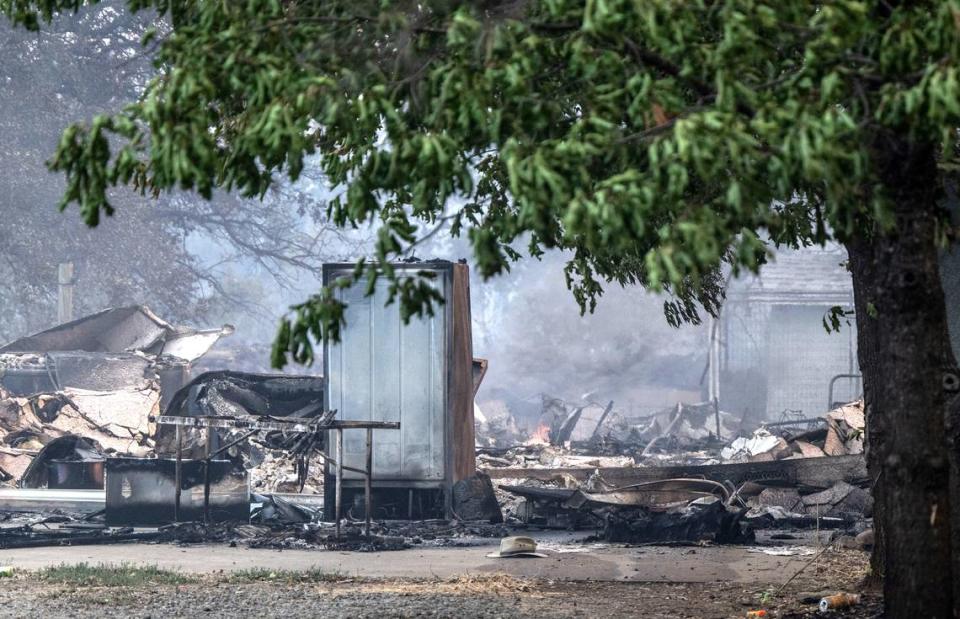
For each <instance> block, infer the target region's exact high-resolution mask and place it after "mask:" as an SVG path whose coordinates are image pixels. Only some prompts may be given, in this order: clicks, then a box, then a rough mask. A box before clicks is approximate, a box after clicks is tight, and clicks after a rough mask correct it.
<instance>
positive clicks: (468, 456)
mask: <svg viewBox="0 0 960 619" xmlns="http://www.w3.org/2000/svg"><path fill="white" fill-rule="evenodd" d="M450 296H451V302H452V305H453V307H452V310H453V347H452V351H451V354H452V363H451V364H450V392H449V394H448V395H447V397H448V398H449V400H448V401H449V407H448V410H449V412H450V419H451V421H452V423H453V432H452V434H453V436H452V439H453V445H451V449H452V451H453V453H452V456H453V459H452V461H453V476H452V477H453V482H454V483H456V482H458V481H460V480H461V479H466V478H467V477H471V476H472V475H473V474H474V473H476V470H477V468H476V467H477V457H476V453H475V445H476V436H475V432H476V429H475V428H474V420H473V395H474V381H473V332H472V328H471V314H470V268H469V267H468V266H467V265H465V264H454V265H453V286H452V290H451V295H450Z"/></svg>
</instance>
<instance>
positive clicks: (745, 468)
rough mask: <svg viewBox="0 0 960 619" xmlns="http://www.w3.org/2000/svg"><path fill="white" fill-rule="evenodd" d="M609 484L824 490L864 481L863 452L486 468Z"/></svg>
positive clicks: (497, 475) (494, 474) (508, 474)
mask: <svg viewBox="0 0 960 619" xmlns="http://www.w3.org/2000/svg"><path fill="white" fill-rule="evenodd" d="M595 470H599V471H600V475H601V476H602V477H603V478H604V479H605V480H606V481H608V482H610V483H611V484H614V485H616V486H626V485H629V484H638V483H642V482H647V481H655V480H659V479H673V478H678V477H687V478H698V479H710V480H713V481H718V482H724V481H730V482H731V483H733V484H734V485H739V484H742V483H744V482H748V481H752V482H757V483H762V484H767V485H774V486H799V487H803V488H810V489H817V488H821V489H825V488H829V487H831V486H833V484H835V483H837V482H838V481H845V482H847V483H850V484H854V485H863V484H866V483H867V480H868V477H867V465H866V461H865V460H864V457H863V455H862V454H858V455H852V456H836V457H828V458H792V459H788V460H775V461H773V462H744V463H733V464H713V465H700V466H644V467H629V468H628V467H616V468H601V469H595V468H552V469H546V468H502V469H498V468H489V469H484V472H485V473H487V474H488V475H490V477H491V478H492V479H539V480H542V481H549V480H552V479H554V478H557V477H561V476H570V477H573V478H574V479H576V480H578V481H586V480H587V478H588V477H589V476H590V475H591V474H592V473H593V472H594V471H595Z"/></svg>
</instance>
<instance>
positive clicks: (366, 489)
mask: <svg viewBox="0 0 960 619" xmlns="http://www.w3.org/2000/svg"><path fill="white" fill-rule="evenodd" d="M363 481H364V483H363V493H364V512H365V515H366V517H367V523H366V524H367V527H366V529H367V530H366V533H367V539H370V512H371V511H372V505H373V502H372V501H371V498H370V495H371V494H372V492H373V428H367V475H366V477H364V480H363Z"/></svg>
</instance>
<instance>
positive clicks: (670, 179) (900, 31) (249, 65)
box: [0, 0, 960, 364]
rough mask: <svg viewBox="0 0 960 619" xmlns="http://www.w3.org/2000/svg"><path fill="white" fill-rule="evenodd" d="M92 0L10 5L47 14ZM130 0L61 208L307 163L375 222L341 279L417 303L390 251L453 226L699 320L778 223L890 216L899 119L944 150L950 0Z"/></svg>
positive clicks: (958, 112)
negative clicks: (107, 86) (554, 259)
mask: <svg viewBox="0 0 960 619" xmlns="http://www.w3.org/2000/svg"><path fill="white" fill-rule="evenodd" d="M80 4H81V3H80V2H77V1H75V0H34V1H29V0H2V1H0V10H4V11H5V12H6V13H7V14H9V15H11V16H12V17H13V19H14V20H16V21H18V22H20V23H23V24H24V25H26V26H27V27H37V26H38V24H39V23H40V21H42V20H49V19H50V18H51V17H52V16H53V15H54V14H56V13H58V12H62V11H67V10H70V11H74V10H77V8H78V7H79V5H80ZM128 4H129V6H130V7H131V9H133V10H140V9H145V8H152V9H155V10H156V11H157V12H158V13H159V14H160V15H161V16H163V19H164V20H165V22H164V23H165V25H166V27H165V28H162V29H160V30H159V31H158V32H159V34H157V33H151V34H150V35H149V36H148V38H150V39H151V42H150V44H151V45H156V46H157V47H156V49H157V52H156V61H155V62H156V69H157V73H156V76H155V77H154V78H153V80H152V81H151V83H150V85H149V87H148V88H147V89H146V92H145V93H144V95H143V97H142V99H141V100H140V101H139V102H137V103H136V104H134V105H132V106H129V107H128V108H126V109H124V110H121V111H119V112H118V113H115V114H112V115H105V116H99V117H97V118H94V119H93V120H92V121H91V122H90V123H87V124H81V125H75V126H73V127H71V128H69V129H68V130H67V131H65V132H64V134H63V137H62V140H61V142H60V145H59V147H58V149H57V152H56V155H55V156H54V157H53V159H52V160H51V163H50V165H51V167H52V168H53V169H54V170H59V171H61V172H63V173H65V175H66V178H67V182H68V186H67V191H66V194H65V196H64V201H63V205H64V206H66V205H68V204H71V203H76V204H78V205H79V207H80V211H81V213H82V215H83V217H84V219H85V221H87V222H88V223H89V224H91V225H96V224H97V222H98V221H99V220H100V217H101V214H104V213H105V214H108V215H109V214H110V213H112V212H113V208H112V205H111V203H110V200H109V189H110V188H111V187H113V186H116V185H119V184H129V185H133V186H134V187H137V188H139V189H140V190H142V191H162V190H167V189H173V188H186V189H192V190H195V191H198V192H199V193H200V194H202V195H204V196H209V195H211V193H212V192H213V190H214V189H215V188H223V189H226V190H230V191H238V192H241V193H242V194H244V195H247V196H256V195H263V193H264V191H265V190H266V189H267V188H268V187H269V186H270V185H271V183H273V182H274V181H275V179H276V175H278V174H285V175H288V176H289V177H290V178H293V179H296V178H297V177H298V175H300V174H301V172H302V170H303V168H304V166H305V165H317V166H319V167H320V168H321V169H322V171H323V173H324V175H325V177H326V178H327V179H328V181H329V183H330V184H331V186H334V187H336V188H338V191H339V193H338V194H337V195H336V197H335V198H333V199H332V200H331V202H330V204H329V213H330V216H331V217H332V218H333V220H334V221H335V222H337V223H338V224H339V225H341V226H348V227H349V226H360V225H363V224H365V223H368V222H371V221H376V222H378V223H379V226H380V227H379V234H378V238H377V243H376V252H375V256H373V259H372V260H369V261H361V262H359V263H358V264H357V269H356V271H355V273H354V275H353V276H352V277H351V278H350V280H351V281H353V280H357V279H359V278H361V277H366V278H368V280H369V281H372V280H375V279H376V278H378V277H386V278H387V279H388V280H389V281H390V284H391V292H392V295H393V297H394V298H395V299H396V300H398V301H399V302H401V303H403V306H404V307H405V308H407V310H406V311H407V315H413V314H414V313H416V312H423V311H429V307H430V305H431V304H432V303H434V302H436V300H437V298H436V293H435V292H434V291H433V288H432V287H431V286H430V284H429V282H428V281H424V280H423V279H420V278H414V279H404V278H402V277H400V276H399V275H398V274H397V273H395V272H394V271H393V270H392V269H391V268H390V266H389V264H388V261H389V260H390V259H392V258H395V257H397V256H398V255H402V254H403V253H404V251H405V250H406V249H408V248H409V247H411V246H412V245H414V244H416V242H417V234H418V230H419V229H420V227H421V226H424V225H426V226H439V225H448V226H449V227H450V230H451V231H452V233H453V234H456V235H459V234H466V236H467V237H468V238H469V240H470V242H471V244H472V247H473V250H474V254H475V258H476V260H477V264H478V266H479V270H480V272H481V274H482V275H483V276H485V277H489V276H492V275H495V274H497V273H501V272H503V271H505V270H507V269H509V268H510V264H511V262H513V261H515V260H517V259H519V258H520V257H521V254H520V252H519V250H518V248H519V247H521V246H523V247H524V248H525V249H526V251H527V253H529V254H530V255H532V256H539V255H540V254H541V253H542V252H543V251H544V250H545V249H548V248H560V249H563V250H567V251H568V252H569V253H570V255H571V259H570V261H569V263H568V265H567V269H566V275H567V283H568V285H569V286H570V287H571V288H572V290H573V291H574V295H575V296H576V298H577V300H578V301H579V303H580V305H581V308H582V309H584V310H588V309H592V308H593V306H594V304H595V303H596V301H597V298H598V297H599V296H600V295H601V294H602V292H603V287H604V285H606V284H608V283H611V282H613V283H617V284H622V285H627V284H640V285H643V286H646V287H648V288H651V289H654V290H659V291H666V292H668V293H670V294H671V295H672V296H670V297H669V300H668V301H667V303H666V311H667V317H668V319H669V320H670V321H671V322H673V323H679V322H682V321H694V322H696V321H699V320H700V318H701V314H702V312H703V311H704V310H705V311H706V312H708V313H711V314H712V313H715V312H716V311H717V307H718V304H719V302H720V299H721V296H722V288H723V286H722V278H721V275H720V273H721V271H722V269H723V268H724V265H726V267H727V268H729V269H730V270H732V271H733V272H734V273H736V272H738V271H740V270H742V269H747V270H756V269H758V268H759V266H760V265H761V264H762V263H763V261H764V259H765V257H766V255H767V251H768V250H767V245H768V242H772V243H773V244H776V245H786V246H800V245H808V244H814V243H823V242H825V241H827V240H829V239H835V240H838V241H841V242H843V241H846V240H848V239H850V238H851V237H852V236H855V235H858V234H867V233H868V231H870V230H882V229H884V228H885V227H889V226H891V225H892V221H891V217H890V216H889V209H888V201H889V196H888V195H887V192H886V190H885V188H884V184H883V182H882V181H883V179H882V178H880V176H879V175H878V172H877V166H876V165H875V162H874V161H873V159H872V154H873V153H874V151H875V149H876V148H877V143H878V140H882V139H884V136H885V135H887V133H888V132H896V133H897V134H898V135H904V134H906V135H909V136H911V139H913V140H915V141H916V142H918V143H928V144H929V143H935V144H938V145H940V147H941V152H942V154H941V157H940V165H941V166H942V168H943V170H944V171H945V172H951V171H953V170H955V169H956V168H957V157H956V153H957V149H956V134H955V131H954V127H956V126H957V121H958V120H960V68H958V63H957V60H958V59H960V27H958V23H960V5H958V3H957V2H955V1H937V2H932V1H931V2H913V3H904V4H897V5H889V4H887V3H885V2H882V1H868V0H836V1H833V2H820V3H814V2H807V1H805V0H776V1H774V0H723V1H712V0H710V1H708V0H691V1H689V2H676V1H674V0H648V1H644V2H638V1H635V0H528V1H526V2H513V1H511V2H499V1H496V0H492V1H489V2H458V1H455V0H427V1H419V2H412V1H409V0H350V1H344V0H333V1H326V0H325V1H323V2H320V1H318V0H295V1H292V2H281V1H280V0H249V1H245V2H200V1H197V0H176V1H171V0H153V1H150V0H130V1H129V3H128ZM347 284H349V282H346V281H345V282H338V283H335V284H334V285H333V286H332V287H331V288H327V289H325V290H322V291H321V292H320V293H318V294H317V295H315V296H313V297H311V298H309V299H307V300H306V301H304V302H303V303H301V304H299V305H297V306H295V307H294V308H293V309H292V314H291V315H290V316H288V317H287V318H285V319H284V321H283V322H282V324H281V327H280V331H279V335H278V338H277V341H276V346H275V350H274V360H275V362H276V363H277V364H282V363H283V362H284V361H286V359H287V358H288V357H289V358H292V359H294V360H296V361H299V362H309V361H311V360H312V359H313V354H314V353H313V347H312V344H313V342H315V341H316V340H317V339H319V338H322V337H328V336H329V337H336V336H337V334H338V333H339V331H338V329H339V325H340V323H341V321H342V319H343V306H342V304H341V303H340V302H339V301H338V297H337V294H336V289H337V288H338V287H340V286H344V285H347ZM833 318H836V316H833ZM833 318H831V321H832V320H833Z"/></svg>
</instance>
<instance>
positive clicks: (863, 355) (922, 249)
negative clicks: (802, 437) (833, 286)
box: [847, 132, 960, 618]
mask: <svg viewBox="0 0 960 619" xmlns="http://www.w3.org/2000/svg"><path fill="white" fill-rule="evenodd" d="M871 146H872V149H871V150H872V153H873V162H872V163H873V165H874V169H875V171H876V173H877V176H878V178H879V179H880V181H881V182H882V183H883V185H884V190H885V192H887V195H888V196H889V197H890V198H891V199H892V201H893V204H892V207H893V213H894V216H895V218H896V220H895V226H894V227H893V229H891V230H889V231H885V232H883V233H877V234H874V235H872V237H871V238H860V239H856V240H854V241H852V242H850V243H848V246H847V249H848V252H849V255H850V264H851V270H852V273H853V279H854V293H855V299H856V301H855V302H856V306H857V307H856V310H857V314H858V325H857V326H858V340H859V344H860V346H859V355H860V364H861V369H862V371H863V374H864V393H865V396H866V398H867V434H868V437H867V453H868V456H867V463H868V467H869V469H870V471H871V477H872V478H873V479H874V480H876V484H875V492H876V495H875V503H876V511H875V514H876V515H875V518H876V521H878V522H879V526H880V536H879V537H878V540H877V542H878V543H877V546H878V548H877V551H876V552H877V554H876V555H875V557H874V564H875V568H876V569H877V570H878V571H879V572H880V573H882V574H883V576H884V578H883V583H884V598H885V605H886V609H887V614H888V616H890V617H895V618H899V617H950V616H954V611H953V588H954V582H953V569H952V560H951V531H950V529H951V522H950V476H949V469H950V467H949V459H948V452H947V441H946V440H945V436H946V435H945V429H946V427H945V418H946V410H947V395H946V393H945V392H944V389H943V384H944V381H943V376H944V373H943V367H944V347H945V346H946V347H947V348H949V344H948V342H945V341H944V339H945V338H944V334H945V333H946V332H947V321H946V309H945V306H944V298H943V289H942V286H941V282H940V277H939V269H938V249H937V243H936V231H937V225H938V216H939V211H938V207H937V204H938V200H939V198H940V192H939V182H938V171H937V165H936V164H937V162H936V149H935V147H934V145H932V144H926V143H921V144H918V143H914V142H912V141H911V140H910V139H908V138H907V137H905V136H901V135H894V134H886V133H882V132H878V134H877V136H876V138H875V142H874V144H872V145H871ZM957 576H958V578H960V574H958V575H957ZM958 602H960V600H958Z"/></svg>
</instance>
